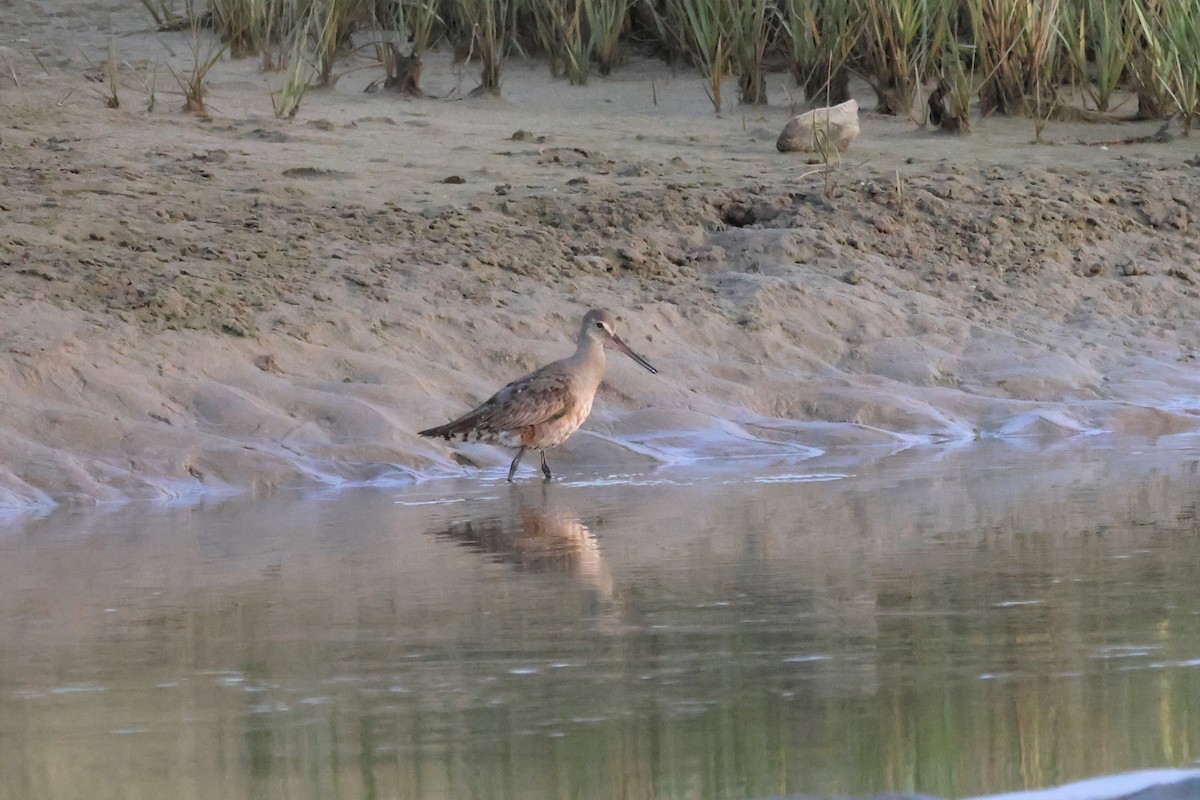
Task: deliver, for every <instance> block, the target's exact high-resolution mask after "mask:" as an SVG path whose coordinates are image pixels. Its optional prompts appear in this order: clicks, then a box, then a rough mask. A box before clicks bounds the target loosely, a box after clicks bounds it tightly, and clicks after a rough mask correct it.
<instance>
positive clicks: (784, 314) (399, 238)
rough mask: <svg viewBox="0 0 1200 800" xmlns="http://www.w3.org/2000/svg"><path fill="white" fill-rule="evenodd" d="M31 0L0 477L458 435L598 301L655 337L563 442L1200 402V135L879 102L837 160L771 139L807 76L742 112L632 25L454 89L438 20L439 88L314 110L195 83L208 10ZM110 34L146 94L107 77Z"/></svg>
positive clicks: (635, 452)
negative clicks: (446, 429) (482, 90)
mask: <svg viewBox="0 0 1200 800" xmlns="http://www.w3.org/2000/svg"><path fill="white" fill-rule="evenodd" d="M3 8H4V15H5V26H4V28H3V30H0V55H3V57H4V60H3V62H0V63H2V64H5V65H7V66H6V67H5V69H4V72H5V73H11V74H5V75H3V76H0V309H2V313H0V381H2V383H0V385H2V386H3V390H2V392H0V403H2V404H3V413H2V414H0V504H4V505H7V506H28V505H30V504H37V503H50V502H56V501H58V502H61V501H76V500H84V501H88V500H98V501H105V500H114V499H122V498H127V497H163V496H178V495H188V494H195V493H204V492H210V491H235V490H242V489H255V490H260V491H261V490H268V489H270V488H271V487H274V486H279V485H293V484H304V483H337V482H340V481H382V480H409V479H414V478H419V477H422V476H429V475H435V474H445V473H449V472H454V471H459V470H461V469H462V468H463V467H462V466H461V463H460V461H459V460H456V459H455V457H454V454H453V452H452V451H451V450H448V449H446V448H444V447H442V446H441V445H439V444H436V443H431V442H426V441H423V440H420V439H418V438H417V437H416V436H415V435H414V433H413V432H414V431H416V430H419V429H421V428H423V427H427V426H429V425H433V424H436V423H438V422H441V421H443V420H444V419H447V418H448V417H450V416H452V415H456V414H458V413H461V412H462V411H465V410H466V409H468V408H469V407H470V406H471V405H472V404H474V403H475V402H477V401H479V400H481V399H483V398H485V397H486V396H487V395H488V394H490V393H491V392H492V391H493V390H494V389H496V388H498V387H499V386H500V385H502V384H503V383H504V382H505V381H507V380H509V379H511V378H513V377H516V376H517V375H519V374H521V373H522V372H523V371H524V370H526V369H529V368H532V367H534V366H536V365H537V364H539V363H540V362H543V361H544V360H547V359H550V358H554V357H557V356H559V355H562V354H565V353H566V352H569V351H570V349H571V337H572V335H573V332H574V329H575V326H576V324H577V319H578V317H579V316H580V314H581V313H582V312H583V311H584V310H586V309H587V308H588V307H590V306H593V305H602V306H607V307H609V308H611V309H612V310H614V311H615V312H617V313H618V315H619V316H620V318H621V322H622V327H621V331H620V332H621V334H622V336H623V337H624V338H625V339H626V341H628V342H629V343H630V344H631V345H632V346H633V347H634V349H636V350H638V351H639V352H642V353H643V354H644V355H645V356H646V357H647V358H649V359H650V360H651V361H652V362H654V363H655V365H656V366H658V367H659V368H660V370H661V373H662V374H660V375H658V376H652V375H649V374H648V373H645V372H643V371H641V370H640V369H639V368H638V367H637V366H636V365H634V364H632V363H631V362H628V361H625V360H624V359H621V358H619V357H617V358H614V359H613V360H612V361H611V362H610V368H609V374H608V382H607V384H606V385H605V387H604V388H603V389H602V393H601V397H600V399H599V401H598V403H597V407H596V409H595V411H594V412H593V416H592V419H591V420H590V421H589V422H588V423H587V425H586V426H585V429H584V430H585V431H587V432H588V435H582V434H581V435H578V436H577V437H575V438H574V439H573V440H572V441H571V442H569V443H568V445H566V446H564V447H563V448H560V451H559V452H556V453H555V454H554V462H553V463H556V464H559V465H562V466H564V467H566V466H569V465H572V464H605V465H619V466H620V467H621V468H625V467H637V466H644V465H651V464H653V463H655V462H657V461H662V460H672V459H681V458H688V457H693V456H696V455H709V456H711V455H721V454H731V453H733V454H739V455H741V454H755V453H764V454H765V453H771V452H778V451H779V450H780V448H784V449H786V448H792V449H796V448H808V447H811V448H818V449H828V448H831V447H837V446H842V445H852V444H871V443H889V442H891V443H897V444H902V443H904V442H908V441H914V440H916V441H930V440H933V441H937V440H943V439H946V440H963V439H971V438H975V437H980V436H985V437H988V436H1001V437H1020V438H1021V440H1022V441H1027V440H1028V439H1029V437H1061V436H1072V435H1079V434H1082V433H1088V432H1096V431H1111V432H1114V433H1131V434H1136V435H1143V436H1158V435H1163V434H1172V433H1178V432H1183V431H1192V430H1195V429H1196V427H1197V426H1198V424H1200V368H1198V366H1197V362H1196V357H1197V353H1198V351H1200V326H1198V325H1197V323H1196V318H1197V312H1198V311H1200V302H1198V297H1200V247H1198V246H1197V230H1198V217H1200V200H1198V199H1197V198H1200V137H1198V136H1195V135H1193V136H1192V137H1191V138H1190V139H1187V138H1180V137H1175V138H1173V139H1172V140H1171V141H1169V142H1165V143H1144V144H1128V145H1126V144H1116V143H1112V144H1109V145H1108V146H1106V147H1101V146H1090V145H1087V144H1083V143H1082V142H1092V143H1099V142H1105V141H1113V142H1115V141H1116V140H1120V139H1124V138H1127V137H1136V136H1142V135H1145V134H1149V133H1152V132H1154V131H1155V130H1156V129H1157V128H1158V124H1157V123H1145V124H1122V125H1081V124H1051V125H1050V126H1049V128H1048V129H1047V131H1046V134H1045V136H1046V138H1047V139H1048V140H1049V141H1050V142H1051V143H1050V144H1034V143H1032V141H1031V140H1032V138H1033V134H1034V131H1033V125H1032V123H1031V122H1029V121H1025V120H1009V119H987V120H981V121H978V122H977V124H976V130H975V132H974V133H972V134H971V135H970V136H967V137H962V138H951V137H947V136H944V135H941V134H939V133H937V132H933V131H929V130H925V129H922V128H921V127H920V126H918V125H917V124H916V123H914V122H913V121H910V120H897V119H894V118H889V117H882V116H879V115H875V114H872V113H870V112H869V111H865V112H864V113H863V114H862V118H861V124H862V131H863V132H862V134H861V136H860V137H859V138H858V139H857V140H856V141H855V143H854V145H853V147H852V148H851V150H850V151H849V153H847V155H846V157H845V159H844V161H842V162H841V163H840V164H839V165H837V166H836V169H834V170H832V171H830V172H828V173H827V172H826V171H825V170H823V169H822V168H821V166H820V165H813V164H810V163H807V162H806V161H805V160H804V158H803V157H797V156H795V155H781V154H779V153H777V152H775V149H774V141H775V137H776V136H777V135H778V132H779V129H780V128H781V127H782V125H783V123H784V122H785V121H786V119H787V118H788V116H789V115H790V113H791V110H792V107H791V106H790V103H791V99H792V96H793V95H795V92H794V90H791V91H790V92H789V88H788V79H786V77H785V76H783V75H775V76H772V79H771V84H770V86H771V92H772V93H771V105H769V106H768V107H766V108H754V109H743V108H738V107H731V108H730V109H729V111H728V112H727V113H725V114H724V115H723V116H721V117H717V116H715V115H713V113H712V109H711V106H710V105H709V103H708V99H707V97H706V96H705V94H704V91H703V88H702V85H701V82H700V80H699V79H698V78H697V77H696V76H695V75H694V74H691V73H688V72H687V71H683V70H676V71H672V70H671V69H670V68H668V67H666V66H664V65H663V64H661V63H660V62H658V61H655V60H652V59H642V58H637V57H635V58H633V59H632V62H631V63H630V64H629V65H628V66H627V67H626V68H624V69H622V70H620V71H618V72H617V73H616V74H614V75H613V76H612V77H611V78H598V77H597V78H593V79H592V80H591V81H590V82H589V84H588V85H587V86H586V87H572V86H569V85H568V84H566V83H565V82H563V81H558V80H554V79H552V78H551V77H550V76H549V74H548V71H547V69H546V67H545V65H544V64H541V63H532V62H531V63H525V62H519V61H517V62H510V63H509V64H508V66H507V68H506V71H505V82H504V89H503V97H501V98H498V99H496V98H492V99H454V98H459V97H461V96H462V95H463V94H464V93H465V92H466V91H469V89H470V88H471V87H473V86H474V83H475V70H474V69H473V68H470V69H468V70H467V71H466V72H462V71H460V70H459V68H458V67H456V66H455V65H453V64H452V63H450V60H449V58H448V56H447V55H446V54H445V53H435V54H433V55H432V56H431V58H430V59H429V63H428V64H427V66H426V70H425V74H424V78H423V86H424V88H425V89H426V91H428V92H430V93H431V94H432V95H435V96H436V97H435V98H431V99H425V100H415V101H408V100H401V99H398V98H396V97H393V96H387V95H378V94H364V93H363V91H362V90H363V88H364V87H365V86H366V85H367V84H368V83H369V82H370V81H372V80H374V79H376V78H378V77H379V71H378V70H373V69H363V70H359V71H355V72H349V73H348V74H346V75H345V76H344V77H342V78H341V79H340V80H339V81H338V83H337V86H336V89H335V90H322V91H314V92H312V93H310V94H309V96H308V97H307V98H306V99H305V102H304V105H303V106H302V108H301V111H300V114H299V116H298V118H297V119H296V120H294V121H292V122H281V121H278V120H276V119H275V118H274V116H273V114H272V109H271V101H270V96H269V94H268V76H264V75H263V74H262V73H260V72H259V71H258V68H257V64H256V63H255V62H254V61H253V60H246V61H237V62H234V61H229V60H224V61H222V62H221V63H220V64H219V65H218V66H217V67H216V68H215V69H214V70H213V72H212V74H211V80H210V82H209V93H210V94H209V103H210V107H211V108H210V111H211V117H210V118H207V119H201V118H198V117H196V116H194V115H189V114H184V113H181V112H180V111H179V110H178V109H179V106H180V104H181V98H180V97H179V95H178V92H177V91H175V90H176V87H175V85H174V81H173V79H172V78H171V77H170V73H169V72H168V71H167V70H166V69H165V67H163V66H161V65H165V64H168V63H169V64H172V65H174V67H175V68H176V69H177V70H184V69H186V68H187V63H188V54H189V50H188V46H187V37H186V36H185V35H183V34H159V33H156V32H153V31H151V30H149V29H148V21H149V20H148V18H147V15H146V13H145V11H144V9H142V8H141V7H140V6H139V5H138V4H136V3H119V2H115V0H105V1H104V2H91V3H83V2H72V3H62V2H56V3H50V2H40V3H39V2H28V3H25V2H20V3H16V4H15V5H14V4H12V3H9V4H7V5H5V6H3ZM110 47H111V48H112V52H115V53H116V54H117V57H118V59H119V60H120V61H121V62H122V64H123V67H122V70H121V73H120V74H121V78H120V84H119V85H120V87H121V88H120V89H119V97H120V101H121V107H120V108H117V109H110V108H106V107H105V92H106V91H107V90H106V88H105V87H106V85H107V84H105V83H103V82H101V83H96V82H93V81H90V80H88V77H89V76H91V77H96V76H97V74H98V73H100V72H102V68H103V65H104V64H105V62H106V61H107V59H108V58H109V53H110ZM172 54H174V55H172ZM362 63H364V64H365V63H367V62H365V61H363V62H362ZM156 64H158V65H160V66H159V67H158V68H157V77H156V78H153V77H152V76H153V75H154V74H155V73H154V70H155V65H156ZM14 76H15V80H14ZM269 80H271V81H275V82H278V81H279V80H280V79H279V77H278V76H269ZM151 82H152V83H153V85H154V86H155V90H156V91H155V93H156V99H157V103H156V108H155V110H154V111H153V112H149V111H147V110H146V105H147V99H148V96H147V92H146V88H147V85H148V84H149V83H151ZM861 88H863V89H864V91H863V92H862V93H861V95H860V97H859V101H860V104H861V105H862V106H863V107H864V108H865V109H866V108H870V106H871V102H870V97H869V92H868V91H866V90H865V87H861ZM456 90H457V91H456ZM730 94H731V95H732V92H731V93H730ZM447 97H450V98H452V99H444V98H447ZM735 208H736V209H737V210H738V211H739V212H741V213H742V215H744V212H745V211H746V210H749V211H751V212H752V213H753V217H754V220H755V221H754V223H753V224H751V225H748V226H746V227H736V226H733V225H731V224H729V223H728V222H727V220H728V219H729V218H730V210H731V209H735ZM734 216H737V215H734ZM464 455H465V456H466V458H467V459H469V460H470V461H472V462H474V463H478V464H482V465H498V464H503V463H506V462H507V460H508V458H509V454H508V453H506V452H505V451H501V450H494V449H489V448H480V449H474V450H470V451H468V452H466V453H465V454H464ZM532 468H533V467H530V469H532Z"/></svg>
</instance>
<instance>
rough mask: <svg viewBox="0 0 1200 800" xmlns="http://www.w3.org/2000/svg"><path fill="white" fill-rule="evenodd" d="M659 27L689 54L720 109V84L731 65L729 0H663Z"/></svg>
mask: <svg viewBox="0 0 1200 800" xmlns="http://www.w3.org/2000/svg"><path fill="white" fill-rule="evenodd" d="M665 9H666V14H665V20H664V24H662V25H660V28H662V29H664V30H667V31H670V32H671V33H672V34H673V35H674V36H675V37H676V45H677V46H678V48H679V49H680V50H681V51H682V52H685V53H687V54H688V55H689V57H690V58H691V59H692V61H693V62H694V63H695V64H696V67H697V68H698V69H699V70H700V74H701V75H702V76H703V77H704V79H705V81H707V84H706V86H705V90H706V91H707V92H708V99H709V100H710V101H711V102H712V105H713V109H714V110H715V111H716V112H717V113H718V114H720V113H721V86H722V84H724V83H725V78H726V77H728V76H729V73H730V70H731V67H732V53H731V44H732V43H731V41H730V36H729V29H730V27H731V23H730V21H729V11H730V5H729V2H728V0H666V2H665Z"/></svg>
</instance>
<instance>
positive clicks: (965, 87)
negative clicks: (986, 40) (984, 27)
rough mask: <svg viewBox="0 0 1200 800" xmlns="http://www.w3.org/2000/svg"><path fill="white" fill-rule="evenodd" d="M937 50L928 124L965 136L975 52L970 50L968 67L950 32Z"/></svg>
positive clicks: (969, 116)
mask: <svg viewBox="0 0 1200 800" xmlns="http://www.w3.org/2000/svg"><path fill="white" fill-rule="evenodd" d="M941 46H942V51H941V56H940V58H939V59H938V74H937V84H936V86H935V87H934V90H933V92H932V93H931V94H930V96H929V121H930V123H932V124H933V125H937V126H938V127H940V128H941V129H942V130H944V131H949V132H950V133H969V132H970V131H971V98H972V97H973V96H974V95H975V79H974V77H973V76H974V74H975V69H974V67H975V60H974V52H975V51H974V48H972V49H971V51H970V52H971V61H970V64H969V65H968V64H967V63H966V61H965V59H964V55H965V54H964V52H963V50H964V48H963V47H962V45H960V44H959V42H958V37H957V36H954V35H953V32H952V31H951V35H949V36H947V37H945V38H944V39H943V40H942V45H941Z"/></svg>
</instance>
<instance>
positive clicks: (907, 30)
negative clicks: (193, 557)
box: [114, 0, 1200, 137]
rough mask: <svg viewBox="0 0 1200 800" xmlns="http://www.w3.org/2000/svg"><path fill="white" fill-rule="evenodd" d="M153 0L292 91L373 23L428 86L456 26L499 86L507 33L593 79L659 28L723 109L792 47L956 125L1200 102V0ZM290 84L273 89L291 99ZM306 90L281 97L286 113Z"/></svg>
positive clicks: (459, 49)
mask: <svg viewBox="0 0 1200 800" xmlns="http://www.w3.org/2000/svg"><path fill="white" fill-rule="evenodd" d="M141 2H142V3H143V5H144V6H145V7H146V9H147V11H148V13H149V15H150V16H151V17H152V18H153V19H154V20H155V23H156V24H158V25H160V26H163V27H168V26H175V25H178V24H179V20H180V19H185V18H186V19H187V20H188V21H189V23H190V27H192V28H193V30H194V31H195V29H197V28H199V27H201V26H207V25H211V27H212V29H213V31H214V32H215V33H216V34H217V36H218V37H219V38H220V41H221V42H223V43H224V46H225V48H226V52H228V53H230V54H231V55H232V56H235V57H238V56H246V55H252V54H260V55H261V56H262V59H263V69H264V70H282V69H285V68H287V69H288V70H290V72H289V73H288V81H287V83H286V84H285V86H289V87H290V88H289V89H288V90H287V93H286V94H287V95H288V96H290V97H293V98H296V99H299V98H301V97H302V96H303V94H302V92H301V85H303V86H304V87H305V89H306V88H307V87H308V86H309V84H310V83H311V84H312V85H316V84H325V85H329V84H330V83H332V82H333V81H334V80H336V78H335V73H334V64H335V63H336V62H338V61H339V59H342V58H343V57H344V56H345V55H346V54H347V53H348V52H349V51H350V50H351V35H352V34H353V33H354V32H356V31H358V30H360V29H364V28H371V29H372V30H374V31H375V32H376V33H377V34H378V37H379V41H380V42H388V43H390V45H391V46H384V45H382V44H380V46H379V47H378V48H377V53H378V58H379V60H380V62H381V63H383V64H384V65H385V67H387V70H388V75H389V77H390V78H393V79H395V80H394V81H393V82H394V83H396V84H397V85H399V84H400V83H402V84H403V85H404V86H408V87H410V88H411V91H410V93H411V94H420V92H419V90H417V89H416V83H415V78H411V76H415V75H419V71H412V70H419V65H420V59H421V56H422V55H423V54H424V53H425V52H426V51H427V50H428V49H429V48H430V47H431V46H432V45H433V44H434V42H435V41H436V40H437V39H438V38H439V37H441V36H443V35H445V36H446V37H447V38H448V39H449V40H450V41H451V42H452V43H453V44H454V45H455V48H456V53H457V54H458V55H459V56H461V57H462V58H464V59H469V60H472V61H475V62H477V63H478V64H479V65H480V68H481V77H480V84H481V85H480V87H479V90H478V91H484V92H498V91H499V89H500V75H501V69H502V64H503V60H504V57H505V56H506V54H507V53H508V52H509V51H510V50H515V51H520V50H521V48H522V47H523V46H528V45H531V44H535V43H536V46H535V48H534V49H537V50H540V51H541V52H542V53H544V56H545V58H546V59H547V60H548V61H549V62H550V64H551V68H552V69H553V70H554V71H555V72H556V74H562V75H565V76H566V78H567V79H568V80H569V81H570V82H571V83H574V84H581V83H584V82H585V81H586V80H587V79H588V77H589V74H590V71H591V70H592V69H593V68H595V69H598V71H599V72H600V73H601V74H608V73H610V72H611V71H612V70H613V69H616V68H617V67H618V66H619V65H620V63H621V55H622V48H623V46H625V44H626V42H627V41H628V40H632V39H634V37H637V40H638V41H639V42H641V43H644V42H645V39H646V37H647V36H649V37H650V38H651V39H656V40H657V42H656V44H657V45H659V46H661V47H662V49H664V50H666V51H667V52H669V53H671V54H682V55H683V56H684V57H686V59H687V60H688V61H689V62H690V63H692V64H694V65H695V66H696V67H697V68H698V69H699V71H700V72H701V73H702V75H703V77H704V81H705V88H706V91H707V93H708V95H709V97H710V100H711V101H712V104H713V108H714V109H715V110H716V111H717V112H718V113H720V112H721V110H722V107H723V87H724V85H725V83H726V81H727V80H728V79H729V78H731V77H736V78H737V89H738V97H739V99H740V101H741V102H743V103H761V102H765V100H766V91H765V84H766V80H765V77H764V74H765V72H766V68H765V67H764V65H765V64H766V63H767V62H768V61H769V60H770V59H771V58H772V57H773V56H778V57H782V58H783V59H784V60H785V61H786V62H787V64H788V67H789V69H790V71H791V73H792V75H793V77H794V79H795V82H796V84H797V85H798V86H800V87H801V88H802V89H803V91H804V96H805V99H806V100H807V101H808V102H809V103H810V104H813V105H836V104H837V103H840V102H843V101H845V100H846V99H848V98H849V91H848V88H849V78H850V76H851V74H859V75H861V76H863V77H864V78H866V79H867V80H868V82H870V84H871V85H872V86H873V87H874V90H875V92H876V95H877V99H878V109H879V110H880V111H884V112H888V113H894V114H907V113H909V112H910V111H911V109H912V106H913V104H914V100H915V99H916V94H917V92H918V91H919V90H920V88H921V87H922V86H925V85H927V84H928V83H929V82H930V81H931V80H932V81H933V82H934V84H933V85H934V93H935V94H936V95H937V98H936V102H937V103H939V104H940V110H939V111H938V112H937V113H938V117H939V121H940V122H941V124H942V125H943V127H946V126H947V125H950V126H955V129H957V130H967V129H968V128H969V124H970V120H969V113H968V112H969V111H970V109H971V100H970V94H969V93H970V92H971V91H976V92H977V93H978V98H979V111H980V113H982V114H983V115H988V114H991V113H1002V114H1009V115H1026V116H1030V117H1033V118H1034V119H1035V120H1037V121H1038V122H1037V124H1038V135H1039V137H1040V135H1041V126H1042V125H1043V124H1044V121H1045V120H1046V119H1049V118H1051V117H1053V116H1055V115H1057V114H1060V113H1061V112H1064V111H1066V112H1071V111H1073V110H1072V109H1069V108H1067V107H1066V102H1065V100H1064V97H1065V96H1066V95H1065V94H1063V93H1061V92H1060V89H1059V87H1060V86H1061V85H1062V84H1063V83H1064V82H1066V81H1070V82H1071V83H1072V84H1073V85H1074V86H1075V87H1076V88H1077V89H1078V92H1079V95H1081V96H1082V97H1083V100H1082V101H1080V102H1081V103H1082V104H1083V105H1085V106H1086V107H1088V108H1091V107H1094V108H1095V109H1096V110H1098V111H1100V112H1106V111H1108V110H1110V109H1111V108H1112V107H1113V106H1114V105H1115V104H1116V103H1117V100H1118V98H1119V95H1120V92H1121V90H1122V88H1123V87H1126V86H1129V87H1130V88H1132V89H1133V91H1134V92H1136V94H1137V97H1138V112H1137V113H1138V115H1139V116H1141V117H1153V118H1165V117H1168V116H1170V115H1172V114H1176V113H1178V114H1180V115H1181V118H1182V120H1183V124H1184V127H1185V129H1186V130H1189V131H1190V128H1191V126H1192V125H1193V124H1194V123H1195V121H1196V120H1197V119H1200V0H644V2H640V1H639V2H637V3H636V4H635V0H141ZM647 14H649V22H650V23H651V24H650V25H647ZM298 31H304V35H303V36H302V37H301V38H303V39H304V41H305V43H306V44H305V47H304V51H303V52H304V55H303V56H298V55H297V54H298V53H299V52H300V51H299V50H298V49H297V42H298V41H299V39H298V38H297V32H298ZM406 48H407V49H408V52H407V54H406V53H405V49H406ZM214 55H215V56H216V58H218V59H219V58H220V55H221V53H214V52H212V51H211V50H206V51H204V52H194V53H193V61H194V65H193V69H192V70H191V71H190V73H189V74H188V75H187V76H186V77H185V76H179V75H177V76H176V77H177V79H178V80H180V85H181V86H182V87H184V88H185V95H186V96H188V97H189V104H191V105H193V106H199V107H202V106H203V80H204V79H203V75H204V74H206V72H207V69H208V68H211V63H215V60H214V61H211V63H210V57H211V56H214ZM298 58H299V59H301V60H303V61H304V62H306V63H307V67H306V66H304V65H303V64H301V63H299V62H298V61H297V59H298ZM206 65H207V66H206ZM404 65H408V66H404ZM593 65H594V66H593ZM402 66H404V68H405V69H408V68H409V67H412V70H410V73H411V74H410V78H409V79H406V80H404V81H400V80H399V78H398V77H397V76H396V75H393V72H394V71H395V70H397V69H400V68H401V67H402ZM309 68H312V69H315V70H316V75H315V82H314V81H310V80H309V78H310V77H311V76H309V75H308V74H307V72H306V71H305V70H306V69H309ZM297 70H298V71H297ZM281 92H284V90H283V89H281V90H279V91H278V92H275V93H273V95H272V96H273V99H275V100H277V101H284V100H285V99H286V98H285V97H284V95H283V94H281ZM114 94H115V92H114ZM929 100H930V108H931V114H932V113H933V111H932V104H933V103H934V102H935V100H934V98H933V97H932V96H931V97H930V99H929ZM295 107H296V106H295V104H294V103H289V102H284V103H283V109H284V114H285V115H287V114H290V113H292V112H293V111H294V108H295ZM1078 111H1079V112H1080V113H1083V111H1082V110H1078ZM1088 113H1090V112H1088Z"/></svg>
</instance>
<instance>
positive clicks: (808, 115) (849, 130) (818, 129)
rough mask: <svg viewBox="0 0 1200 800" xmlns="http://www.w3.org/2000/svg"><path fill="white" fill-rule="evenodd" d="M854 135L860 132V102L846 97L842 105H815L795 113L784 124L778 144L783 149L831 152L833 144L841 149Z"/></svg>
mask: <svg viewBox="0 0 1200 800" xmlns="http://www.w3.org/2000/svg"><path fill="white" fill-rule="evenodd" d="M855 136H858V102H857V101H855V100H847V101H846V102H844V103H842V104H841V105H836V106H829V107H828V108H815V109H813V110H812V111H806V112H805V113H803V114H797V115H796V116H794V117H792V118H791V119H789V120H788V123H787V125H784V126H783V133H781V134H779V140H778V141H776V142H775V147H776V149H778V150H779V152H781V153H789V152H797V151H799V152H804V153H819V152H822V151H823V150H825V151H827V152H828V147H829V145H832V149H833V150H836V151H838V152H839V153H841V152H844V151H845V150H846V148H848V147H849V146H850V142H852V141H853V140H854V137H855ZM826 142H828V145H827V144H826Z"/></svg>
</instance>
